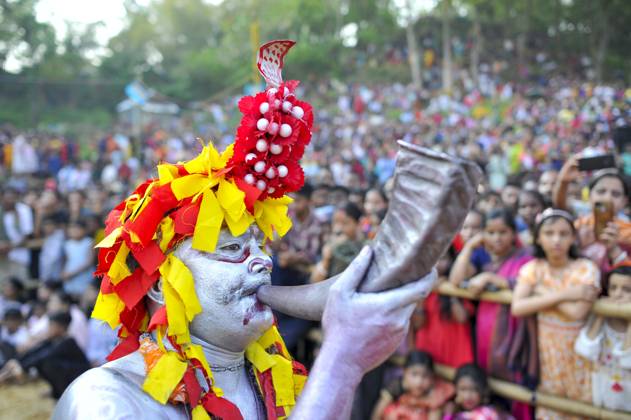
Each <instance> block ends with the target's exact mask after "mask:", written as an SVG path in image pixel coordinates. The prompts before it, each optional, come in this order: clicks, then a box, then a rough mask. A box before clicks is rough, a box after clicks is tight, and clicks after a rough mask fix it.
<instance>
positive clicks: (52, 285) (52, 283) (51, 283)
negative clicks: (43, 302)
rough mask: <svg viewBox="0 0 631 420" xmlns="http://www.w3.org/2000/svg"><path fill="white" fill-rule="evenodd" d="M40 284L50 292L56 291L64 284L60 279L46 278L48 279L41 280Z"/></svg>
mask: <svg viewBox="0 0 631 420" xmlns="http://www.w3.org/2000/svg"><path fill="white" fill-rule="evenodd" d="M42 286H44V287H45V288H47V289H48V290H50V291H51V292H56V291H58V290H61V289H63V287H64V284H63V282H61V281H60V280H48V281H45V282H43V283H42Z"/></svg>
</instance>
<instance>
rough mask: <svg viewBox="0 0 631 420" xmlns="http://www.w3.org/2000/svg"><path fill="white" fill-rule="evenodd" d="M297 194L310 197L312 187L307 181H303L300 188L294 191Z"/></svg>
mask: <svg viewBox="0 0 631 420" xmlns="http://www.w3.org/2000/svg"><path fill="white" fill-rule="evenodd" d="M296 194H297V195H299V196H301V197H304V198H307V199H310V198H311V194H313V187H312V186H311V184H309V183H308V182H305V183H304V185H303V186H302V188H301V189H299V190H298V191H297V192H296Z"/></svg>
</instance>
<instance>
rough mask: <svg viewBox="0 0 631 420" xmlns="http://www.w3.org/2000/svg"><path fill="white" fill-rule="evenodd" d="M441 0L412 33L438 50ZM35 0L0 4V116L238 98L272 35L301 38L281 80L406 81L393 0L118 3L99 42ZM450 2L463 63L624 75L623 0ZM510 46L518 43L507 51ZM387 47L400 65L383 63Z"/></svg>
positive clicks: (628, 46) (628, 40)
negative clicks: (150, 100) (45, 19)
mask: <svg viewBox="0 0 631 420" xmlns="http://www.w3.org/2000/svg"><path fill="white" fill-rule="evenodd" d="M445 1H447V0H441V1H437V2H436V7H435V8H434V9H433V10H429V11H424V12H423V13H422V14H421V15H420V16H419V17H418V19H416V20H415V22H412V25H413V26H412V28H411V30H412V31H413V33H414V34H415V36H416V37H417V39H418V42H417V44H418V45H419V48H434V49H435V50H436V53H437V54H436V55H437V56H438V57H440V56H441V51H440V50H441V45H442V39H441V28H442V27H441V5H442V3H443V2H445ZM36 3H37V0H0V67H1V69H2V70H0V122H1V121H7V120H8V121H12V122H15V123H18V124H20V125H32V124H36V123H38V122H39V121H42V120H51V119H54V112H55V109H62V108H63V109H72V108H76V109H81V110H96V111H98V112H97V114H98V115H102V113H101V111H102V110H105V111H107V112H109V113H112V112H113V109H114V106H115V104H116V103H117V102H118V101H120V100H121V99H123V98H124V89H123V88H124V86H125V85H126V84H127V83H129V82H131V81H133V80H141V81H142V82H143V83H145V84H146V85H148V86H151V87H152V88H154V89H155V90H157V91H158V92H160V93H161V94H163V95H164V96H166V97H168V98H170V99H171V100H173V101H175V102H177V103H179V104H187V103H189V102H191V101H203V100H207V99H209V98H214V97H218V96H222V95H226V94H231V93H235V92H238V91H240V90H241V89H242V88H243V86H244V85H245V84H246V83H249V82H252V81H253V79H254V77H255V72H254V71H253V57H254V55H255V52H256V50H255V45H254V44H259V43H262V42H265V41H266V40H269V39H275V38H290V39H294V40H296V41H298V45H297V46H296V47H295V48H294V50H292V53H291V55H290V56H289V57H288V63H289V65H288V66H287V71H286V73H287V77H289V78H300V79H303V80H307V79H330V78H337V79H341V80H349V79H352V80H358V81H361V80H369V81H375V80H384V81H386V80H392V79H395V80H399V81H403V82H409V81H410V80H411V78H410V75H409V67H407V63H406V62H405V60H406V58H405V56H406V54H407V50H406V48H407V42H406V39H409V38H406V27H405V25H404V24H402V23H401V22H402V16H401V10H402V9H401V7H400V6H399V5H400V4H401V0H265V1H263V0H239V1H236V0H225V1H223V2H221V3H219V4H211V3H209V2H208V1H205V0H152V1H151V2H150V3H149V4H147V5H144V6H141V5H139V4H138V3H136V2H135V1H134V0H126V3H125V8H126V12H127V13H126V21H125V24H124V27H123V28H122V30H121V31H120V32H119V33H118V34H117V35H115V36H114V37H112V38H111V39H110V40H109V42H108V43H107V45H105V46H99V45H98V43H97V42H96V38H95V31H96V29H97V27H98V25H99V24H93V25H87V26H84V27H76V26H69V27H68V30H67V31H66V32H67V33H66V35H65V37H64V38H63V39H57V38H58V36H57V35H56V34H55V31H54V28H53V27H52V26H51V25H49V24H47V23H42V22H40V21H38V20H37V19H36V15H35V6H36ZM449 5H450V6H449V7H450V8H451V9H453V11H452V13H451V15H452V17H451V18H450V20H449V25H451V29H450V31H448V33H451V34H452V36H453V37H455V38H458V39H459V40H460V41H461V42H462V43H463V44H465V45H472V43H474V44H475V43H479V45H480V46H481V48H480V49H479V50H476V54H478V56H476V57H473V55H472V51H474V50H475V49H472V48H469V49H468V50H467V51H466V52H465V53H464V54H461V56H458V55H456V56H455V59H456V62H457V63H458V64H459V65H463V66H465V67H466V66H467V62H470V61H471V60H474V59H475V60H482V61H487V62H489V61H491V60H495V59H502V60H505V61H507V62H509V63H510V71H512V76H513V77H517V76H519V75H520V74H521V73H520V71H519V70H520V68H522V67H524V66H528V65H529V64H530V63H532V62H533V61H534V57H535V56H536V55H537V54H540V53H544V54H545V55H546V56H547V57H549V59H550V60H554V62H555V63H556V65H557V66H558V68H557V71H559V72H567V73H570V74H574V73H573V72H576V71H578V70H584V68H582V66H584V60H583V61H581V58H583V57H588V58H589V59H590V60H591V66H592V68H593V72H594V75H595V76H596V77H600V78H603V79H612V78H623V79H626V81H627V82H628V81H629V76H628V75H629V74H630V73H631V72H630V70H631V62H630V59H629V54H628V52H629V51H631V31H629V30H628V22H630V21H631V8H629V7H628V2H627V1H626V0H571V1H568V0H522V1H519V2H507V1H503V0H449ZM403 20H405V19H403ZM102 24H107V22H103V23H102ZM476 25H477V26H476ZM476 28H478V29H479V30H476ZM347 30H350V32H351V35H350V37H351V38H353V39H352V40H351V41H349V39H347V38H348V36H349V35H348V34H347V32H349V31H347ZM353 31H354V33H353ZM345 34H346V35H345ZM408 35H409V34H408ZM345 37H347V38H345ZM507 41H510V42H512V43H513V44H514V45H515V46H516V47H515V48H513V49H506V48H505V46H506V42H507ZM445 45H447V44H445ZM103 48H104V51H105V52H104V53H101V54H97V53H98V52H99V51H102V50H103ZM393 51H398V52H399V53H400V55H403V62H402V63H399V64H397V62H395V61H393V60H390V61H389V62H388V63H389V64H388V65H387V66H386V65H384V62H385V61H386V60H388V57H390V56H391V55H392V52H393ZM95 57H97V58H96V59H95ZM11 60H13V61H16V60H17V61H19V62H20V63H21V64H22V68H21V70H20V71H19V72H17V73H15V72H13V73H9V72H8V71H7V68H8V66H7V64H8V63H9V61H11ZM458 60H459V61H458ZM509 75H510V74H509ZM16 109H17V110H22V111H24V112H16V111H15V110H16ZM16 115H18V116H19V117H17V118H16ZM98 119H99V120H100V121H102V120H103V119H102V118H101V117H99V118H98Z"/></svg>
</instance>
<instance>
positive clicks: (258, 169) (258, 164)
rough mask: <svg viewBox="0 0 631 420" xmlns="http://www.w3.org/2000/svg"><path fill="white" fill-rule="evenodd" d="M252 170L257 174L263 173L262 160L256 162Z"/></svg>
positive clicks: (263, 164)
mask: <svg viewBox="0 0 631 420" xmlns="http://www.w3.org/2000/svg"><path fill="white" fill-rule="evenodd" d="M254 170H255V171H256V172H258V173H261V172H263V171H264V170H265V162H263V161H262V160H259V161H258V162H256V164H255V165H254Z"/></svg>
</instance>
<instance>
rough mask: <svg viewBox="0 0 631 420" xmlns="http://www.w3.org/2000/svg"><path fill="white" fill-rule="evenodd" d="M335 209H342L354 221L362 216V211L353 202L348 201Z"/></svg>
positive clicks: (357, 220)
mask: <svg viewBox="0 0 631 420" xmlns="http://www.w3.org/2000/svg"><path fill="white" fill-rule="evenodd" d="M337 209H338V210H341V211H343V212H344V213H345V214H346V215H347V216H348V217H350V218H351V219H353V220H354V221H356V222H359V219H361V217H362V211H361V209H360V208H359V207H357V205H356V204H355V203H351V202H348V203H346V204H344V205H343V206H340V207H338V208H337Z"/></svg>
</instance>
